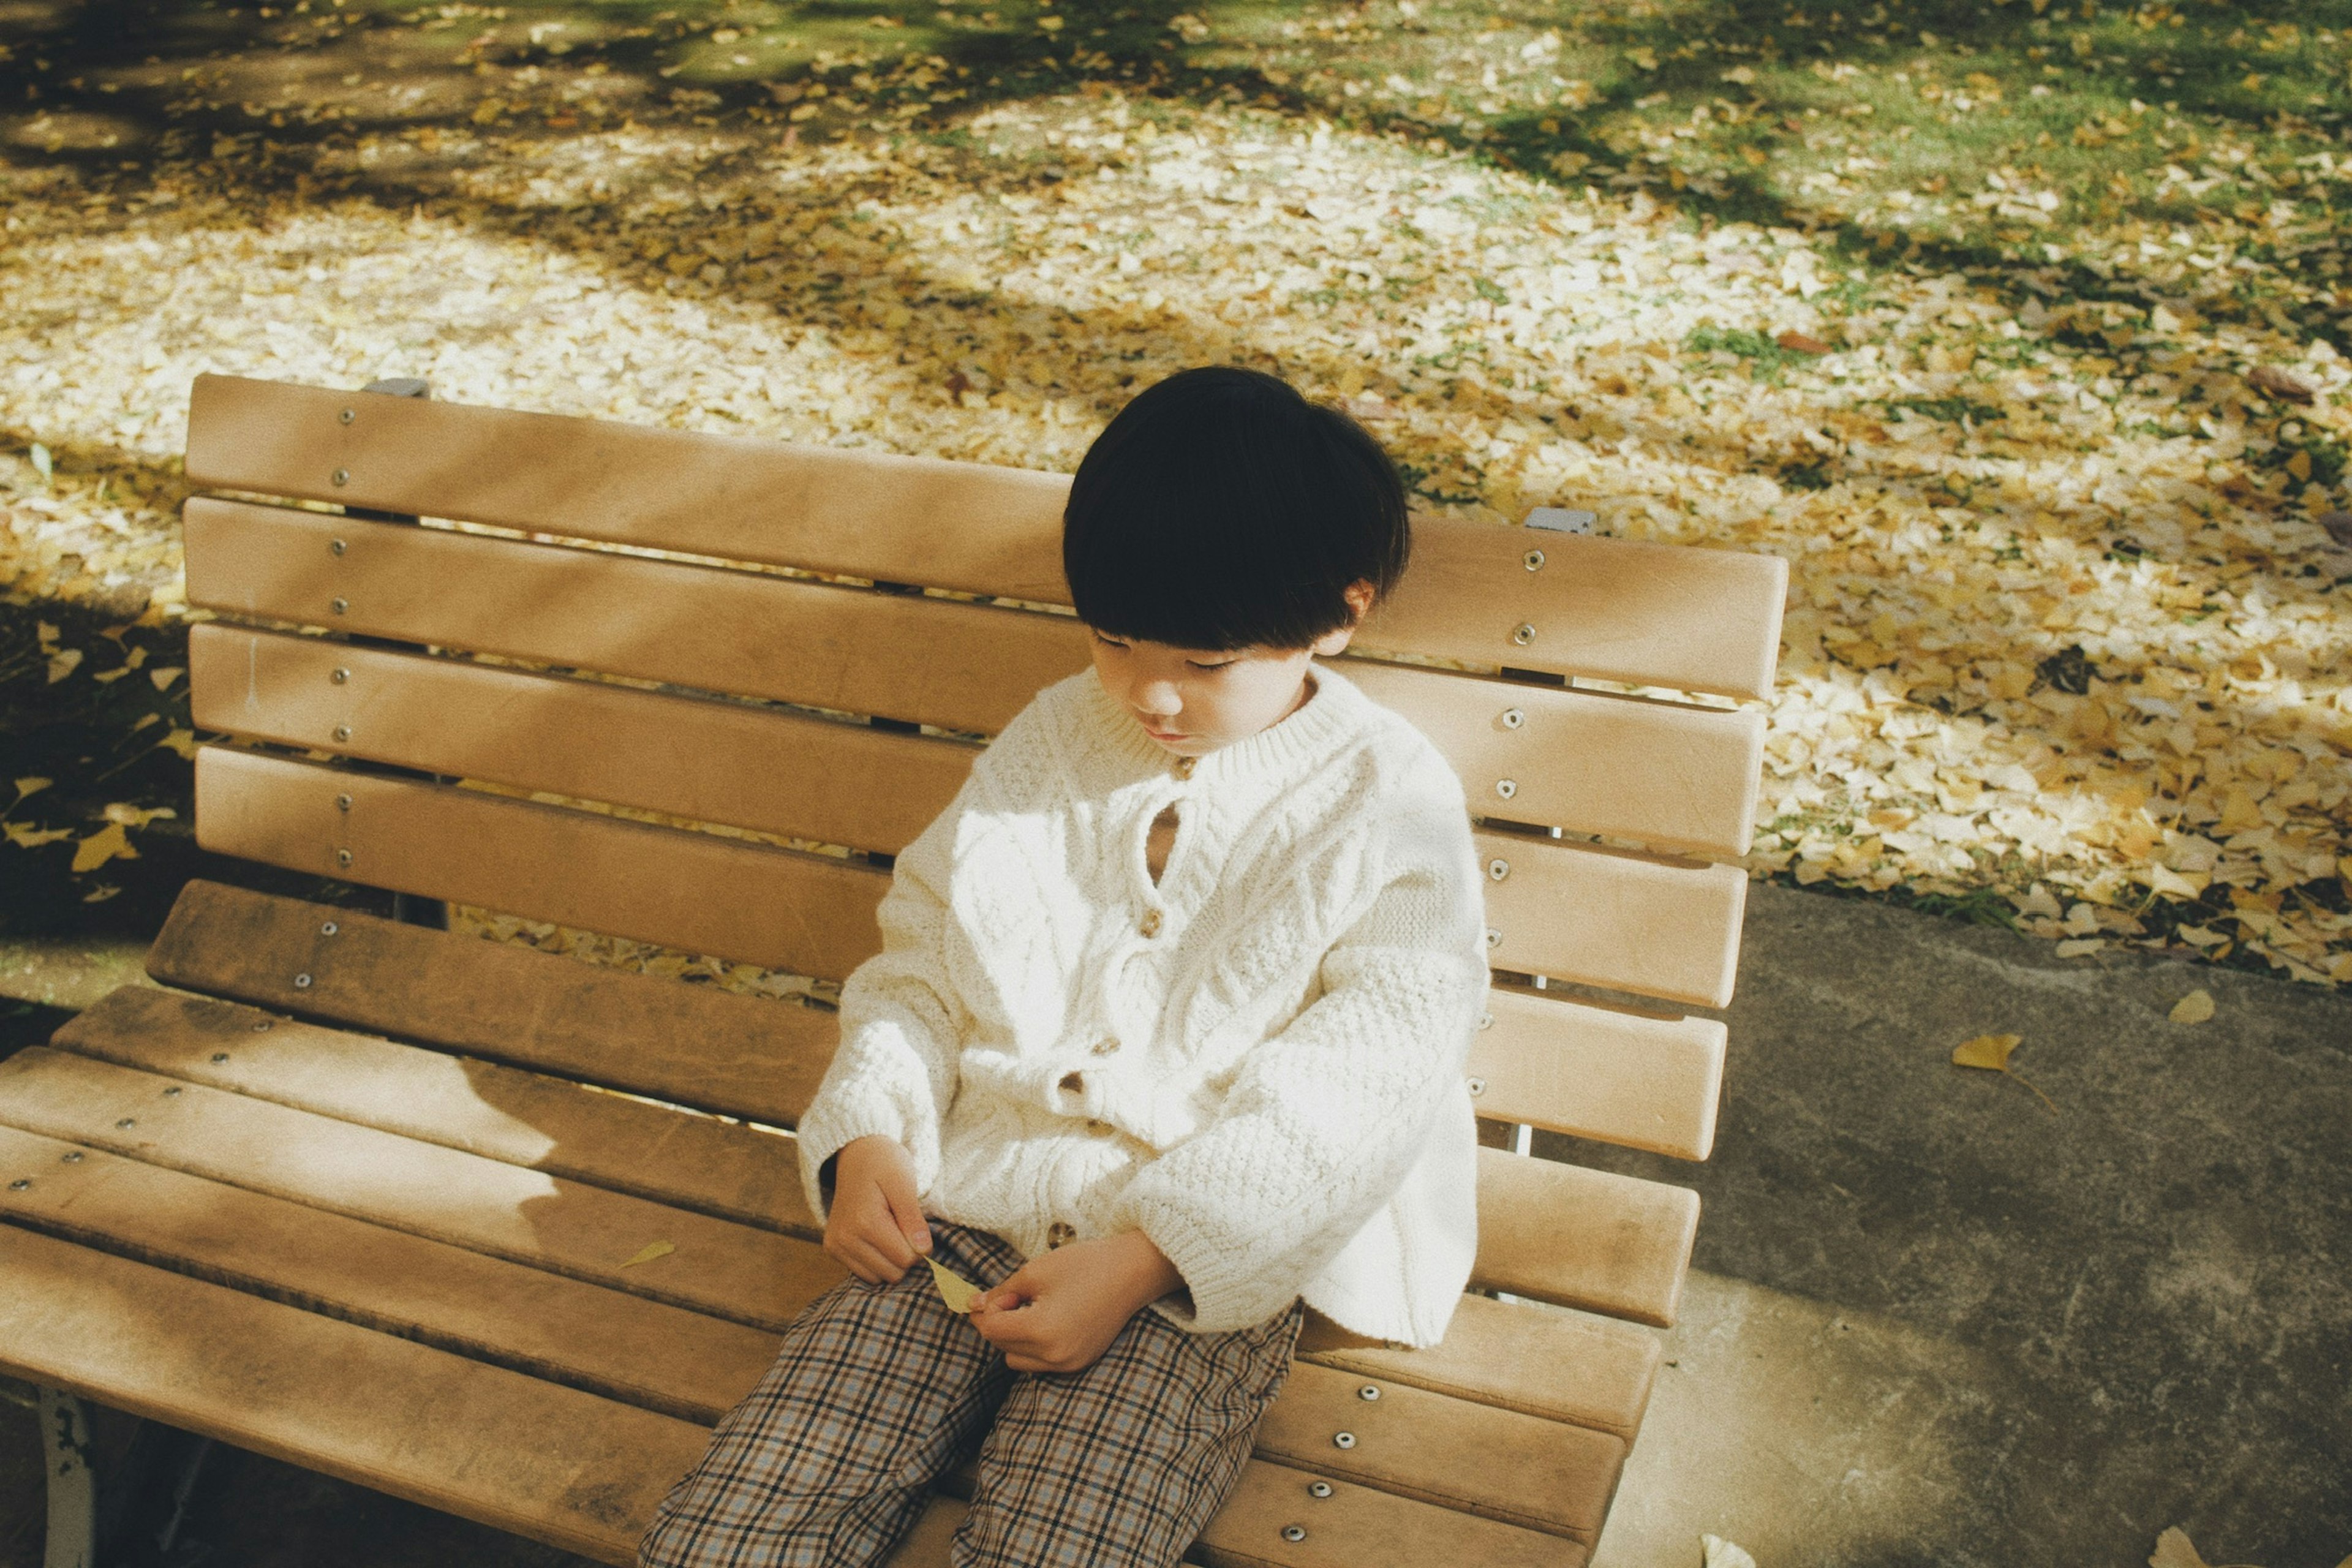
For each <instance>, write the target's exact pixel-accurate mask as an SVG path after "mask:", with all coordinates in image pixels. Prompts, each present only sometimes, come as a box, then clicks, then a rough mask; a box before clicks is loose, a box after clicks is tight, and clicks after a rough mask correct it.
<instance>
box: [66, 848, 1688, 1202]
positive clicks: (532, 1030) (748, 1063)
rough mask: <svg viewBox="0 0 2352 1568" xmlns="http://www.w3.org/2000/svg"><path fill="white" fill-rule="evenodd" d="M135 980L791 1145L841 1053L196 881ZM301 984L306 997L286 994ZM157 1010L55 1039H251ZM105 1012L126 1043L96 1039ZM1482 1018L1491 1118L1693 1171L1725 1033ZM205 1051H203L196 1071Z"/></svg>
mask: <svg viewBox="0 0 2352 1568" xmlns="http://www.w3.org/2000/svg"><path fill="white" fill-rule="evenodd" d="M329 923H332V924H333V925H334V927H335V931H334V934H332V935H328V934H326V931H325V927H326V926H327V925H328V924H329ZM147 968H148V973H151V974H152V975H153V976H154V977H155V978H156V979H158V980H161V981H163V982H164V983H165V984H171V985H178V986H184V987H185V988H187V989H189V990H194V991H204V992H210V993H213V994H218V995H223V996H230V997H235V998H237V999H238V1000H241V1001H246V1002H252V1003H257V1004H259V1005H263V1006H266V1007H272V1008H277V1009H278V1010H280V1011H285V1012H299V1013H302V1014H304V1015H306V1016H310V1017H316V1018H324V1019H329V1020H331V1021H333V1022H336V1023H340V1024H346V1025H351V1026H356V1027H358V1028H362V1029H366V1030H371V1031H373V1032H375V1033H378V1034H384V1035H394V1036H398V1037H404V1038H408V1039H417V1040H425V1041H429V1042H432V1043H434V1044H437V1045H443V1046H447V1047H452V1048H454V1049H457V1050H460V1051H463V1052H465V1053H467V1055H470V1056H475V1057H484V1058H490V1059H491V1060H492V1061H497V1062H506V1063H511V1064H514V1065H517V1066H520V1067H525V1068H538V1069H541V1071H545V1072H550V1073H554V1074H556V1075H558V1076H561V1077H564V1078H571V1079H584V1080H586V1081H588V1082H592V1083H597V1084H602V1085H604V1086H607V1087H609V1088H614V1089H627V1090H629V1091H631V1092H632V1093H636V1094H645V1095H651V1096H654V1097H656V1098H657V1099H662V1100H672V1101H675V1102H677V1103H678V1104H682V1105H690V1106H695V1107H698V1108H700V1109H703V1110H717V1111H720V1112H722V1113H725V1114H727V1115H730V1116H740V1117H746V1118H749V1119H751V1120H752V1121H764V1122H768V1123H770V1124H772V1125H777V1126H785V1127H789V1126H792V1125H793V1123H795V1122H797V1121H799V1120H800V1113H801V1110H802V1109H803V1107H804V1106H806V1105H807V1103H808V1098H809V1096H810V1095H812V1094H814V1092H815V1090H816V1086H817V1083H818V1081H819V1080H820V1079H822V1077H823V1076H824V1063H825V1061H826V1060H827V1058H830V1057H831V1056H832V1054H833V1047H834V1042H835V1024H834V1015H832V1014H831V1013H829V1012H824V1011H820V1010H818V1009H815V1008H811V1007H803V1006H799V1005H793V1004H791V1003H788V1002H780V1001H771V1000H767V999H764V998H757V997H746V996H739V995H736V994H732V993H730V992H726V991H721V990H719V989H718V988H717V987H716V986H710V985H688V984H678V983H676V982H673V981H669V980H665V979H660V978H657V977H655V976H651V975H644V974H626V973H616V972H614V971H613V970H610V969H605V968H603V967H601V966H597V965H593V964H583V963H578V962H576V961H574V960H572V959H570V958H567V957H564V956H562V955H560V954H556V953H549V952H539V951H537V950H535V949H532V948H527V947H520V946H517V945H514V944H510V943H506V942H482V941H478V940H476V939H474V938H470V937H463V936H454V935H451V934H450V933H448V932H446V931H427V930H425V929H423V928H421V927H418V926H413V925H405V924H402V923H400V922H398V921H387V920H381V919H378V918H377V917H375V916H373V915H368V914H363V913H360V912H358V911H354V910H331V909H329V908H326V907H325V906H322V905H318V904H312V903H307V902H305V901H303V900H299V899H289V898H281V897H278V896H275V895H272V894H268V893H257V892H253V891H249V890H247V889H241V888H230V887H226V886H224V885H222V884H220V883H217V882H206V881H203V880H201V879H198V880H194V881H191V882H189V883H188V884H187V885H186V886H185V887H184V888H183V889H181V893H180V897H179V899H178V900H177V901H175V902H174V903H173V908H172V914H171V918H170V919H169V920H168V921H166V922H165V923H164V927H163V933H162V934H161V935H160V936H158V937H157V938H156V940H155V944H154V946H153V947H152V949H151V950H150V951H149V953H148V958H147ZM298 974H303V975H308V976H309V977H310V984H308V985H299V986H298V985H296V984H294V977H295V976H296V975H298ZM118 1006H119V1007H121V1008H122V1009H123V1010H124V1013H123V1016H124V1020H125V1021H124V1022H123V1023H122V1025H121V1026H120V1027H117V1026H114V1025H113V1024H112V1023H111V1022H110V1018H111V1017H112V1016H113V1013H114V1011H115V1009H116V1008H117V1007H118ZM162 1006H163V1004H161V1003H155V1002H150V1001H147V1000H145V999H144V998H141V999H137V1000H132V1001H122V1000H121V999H110V1001H109V1002H108V1003H107V1004H106V1005H103V1006H100V1007H97V1008H92V1009H91V1010H90V1011H89V1012H87V1013H85V1014H83V1015H82V1016H80V1017H79V1019H77V1020H75V1021H74V1022H73V1023H71V1024H69V1025H68V1026H67V1027H68V1030H69V1031H72V1032H73V1033H74V1034H75V1035H76V1037H77V1038H79V1037H81V1036H82V1034H83V1033H84V1032H86V1031H96V1032H98V1033H96V1034H93V1035H92V1036H91V1037H92V1038H99V1037H105V1038H109V1039H116V1040H120V1041H121V1042H123V1043H122V1044H121V1045H119V1046H115V1047H107V1048H103V1049H101V1048H99V1047H94V1046H93V1047H83V1046H80V1045H77V1046H76V1047H75V1048H77V1049H90V1050H92V1051H93V1053H94V1054H98V1055H104V1056H108V1057H109V1059H110V1060H121V1059H126V1058H121V1057H120V1056H116V1055H113V1054H111V1053H112V1052H113V1051H115V1050H126V1049H130V1048H131V1046H130V1044H129V1042H131V1040H132V1039H134V1038H136V1037H141V1036H144V1035H149V1034H152V1033H154V1032H156V1031H158V1030H164V1031H165V1032H166V1033H169V1034H171V1035H173V1037H179V1036H182V1035H184V1036H185V1037H187V1038H188V1039H189V1040H190V1041H192V1042H194V1043H192V1044H191V1045H190V1047H189V1048H190V1049H191V1050H193V1049H194V1048H195V1046H196V1045H197V1044H204V1042H205V1040H207V1039H209V1037H210V1031H211V1030H212V1029H214V1028H215V1027H218V1028H221V1029H224V1030H226V1032H227V1033H228V1034H229V1035H230V1036H231V1037H232V1039H231V1040H230V1041H229V1042H226V1043H227V1044H230V1045H232V1046H234V1045H236V1044H237V1043H238V1042H236V1041H235V1040H234V1038H233V1037H234V1035H235V1033H236V1029H238V1028H242V1027H246V1026H248V1025H249V1023H250V1022H251V1021H252V1020H251V1019H249V1018H247V1016H245V1015H236V1016H235V1021H233V1022H224V1023H221V1024H218V1025H215V1024H212V1023H210V1022H206V1021H205V1020H206V1019H207V1018H208V1016H209V1015H206V1014H205V1013H204V1011H203V1010H202V1009H201V1008H194V1006H193V1004H190V1006H191V1007H192V1012H191V1016H190V1017H189V1018H188V1019H187V1020H186V1021H185V1022H174V1023H173V1024H172V1025H171V1026H170V1027H169V1028H168V1029H166V1027H165V1025H164V1024H163V1022H162V1016H161V1015H158V1014H154V1013H152V1012H151V1011H147V1009H156V1008H160V1007H162ZM1489 1016H1492V1017H1493V1018H1494V1020H1495V1023H1494V1026H1492V1027H1490V1028H1488V1029H1486V1030H1484V1031H1482V1032H1481V1033H1480V1034H1479V1036H1478V1037H1477V1039H1476V1041H1475V1044H1474V1046H1473V1047H1472V1055H1471V1059H1470V1072H1471V1073H1472V1075H1473V1076H1474V1077H1475V1078H1477V1079H1480V1080H1482V1081H1483V1083H1484V1085H1485V1088H1484V1090H1483V1092H1482V1093H1481V1095H1480V1097H1479V1100H1478V1107H1479V1110H1481V1111H1482V1112H1484V1113H1485V1114H1486V1115H1488V1116H1492V1117H1496V1118H1499V1119H1501V1120H1504V1121H1526V1122H1530V1123H1532V1124H1534V1125H1537V1126H1539V1127H1545V1128H1549V1129H1550V1130H1552V1131H1560V1132H1569V1133H1572V1134H1574V1135H1576V1136H1578V1137H1582V1138H1597V1139H1600V1140H1601V1141H1603V1142H1612V1143H1623V1144H1627V1145H1630V1146H1632V1147H1634V1148H1641V1149H1654V1150H1656V1151H1657V1152H1661V1153H1666V1154H1675V1155H1678V1156H1680V1157H1682V1158H1684V1159H1693V1160H1696V1159H1704V1158H1706V1152H1707V1149H1708V1146H1709V1142H1710V1141H1711V1139H1712V1136H1713V1130H1714V1125H1715V1105H1716V1100H1717V1093H1718V1086H1719V1083H1720V1080H1721V1077H1722V1065H1723V1047H1724V1028H1723V1026H1722V1025H1721V1024H1720V1023H1717V1022H1716V1021H1714V1020H1711V1019H1697V1018H1660V1017H1656V1016H1649V1015H1643V1014H1636V1013H1630V1012H1627V1011H1624V1010H1622V1009H1618V1008H1610V1007H1603V1006H1595V1005H1586V1004H1583V1003H1580V1002H1573V1001H1568V1000H1564V999H1560V998H1557V997H1548V998H1538V997H1535V996H1531V995H1528V994H1525V993H1520V992H1513V991H1508V990H1498V991H1497V992H1496V994H1495V996H1494V1001H1493V1004H1492V1005H1490V1009H1489ZM215 1048H218V1047H215V1046H213V1045H210V1044H204V1049H205V1051H206V1052H207V1053H209V1052H210V1051H211V1050H212V1049H215ZM237 1055H238V1059H239V1060H240V1061H242V1060H243V1059H244V1053H243V1052H242V1051H239V1052H238V1054H237ZM481 1070H482V1069H481V1068H480V1067H479V1066H478V1065H476V1066H473V1067H469V1068H467V1071H468V1072H479V1071H481ZM264 1081H266V1078H265V1077H263V1076H262V1075H258V1074H257V1075H256V1076H255V1077H254V1078H252V1079H240V1080H239V1082H238V1083H237V1085H236V1087H239V1088H240V1089H244V1091H245V1092H247V1093H255V1092H263V1091H262V1090H261V1089H258V1088H257V1087H256V1088H248V1087H247V1084H253V1085H258V1084H260V1083H262V1082H264ZM522 1081H526V1082H527V1081H530V1080H529V1079H528V1078H526V1079H524V1080H522ZM406 1092H412V1093H417V1092H425V1090H424V1089H422V1088H421V1087H420V1088H418V1089H411V1090H408V1091H406ZM503 1092H506V1093H508V1094H510V1095H518V1096H519V1095H520V1094H521V1092H522V1090H521V1089H520V1088H516V1089H509V1090H506V1091H503ZM402 1130H403V1131H405V1129H402ZM632 1136H633V1137H635V1136H643V1134H641V1133H639V1134H632ZM566 1142H567V1143H568V1145H569V1146H571V1147H574V1148H577V1147H580V1146H581V1145H579V1143H578V1142H577V1141H576V1140H567V1141H566ZM694 1163H695V1164H696V1166H697V1168H699V1169H702V1170H706V1171H708V1172H709V1173H710V1175H711V1188H710V1190H709V1192H706V1193H704V1194H700V1195H698V1196H697V1197H695V1198H694V1199H692V1200H690V1201H692V1202H694V1203H696V1204H697V1205H719V1206H713V1207H711V1208H710V1209H709V1212H712V1213H728V1214H738V1215H739V1217H740V1213H739V1210H737V1209H734V1208H729V1207H727V1206H724V1205H727V1204H739V1205H750V1206H761V1205H762V1204H763V1200H762V1199H761V1198H760V1197H759V1196H758V1194H757V1193H756V1191H754V1190H753V1189H750V1188H740V1189H738V1188H730V1186H729V1183H730V1181H731V1179H732V1178H730V1177H727V1176H725V1175H724V1174H723V1173H724V1172H726V1171H727V1170H728V1169H730V1165H729V1162H728V1161H727V1160H726V1159H725V1158H723V1157H722V1156H721V1154H720V1153H719V1152H718V1151H717V1150H715V1149H711V1150H704V1151H702V1152H698V1153H697V1155H696V1156H695V1160H694ZM574 1173H578V1172H574ZM588 1179H590V1180H607V1181H609V1180H610V1177H609V1176H605V1177H596V1176H591V1177H589V1178H588ZM775 1201H776V1202H779V1203H781V1202H784V1201H787V1200H786V1199H785V1198H783V1197H782V1196H780V1197H778V1198H777V1199H776V1200H775ZM763 1212H764V1209H763Z"/></svg>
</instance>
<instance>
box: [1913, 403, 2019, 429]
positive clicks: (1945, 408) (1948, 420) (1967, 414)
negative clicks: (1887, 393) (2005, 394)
mask: <svg viewBox="0 0 2352 1568" xmlns="http://www.w3.org/2000/svg"><path fill="white" fill-rule="evenodd" d="M1884 406H1885V407H1886V408H1888V409H1896V408H1907V409H1909V410H1911V411H1912V412H1913V413H1914V414H1922V415H1925V416H1927V417H1928V418H1930V419H1940V420H1942V421H1943V422H1944V423H1945V424H1947V425H1958V423H1959V422H1960V421H1961V420H1963V419H1971V420H1974V421H1975V422H1976V423H1977V424H1979V425H1982V424H1985V423H1986V422H1987V421H1989V420H1993V419H2006V418H2008V417H2009V411H2008V410H2007V409H2005V408H1996V407H1994V406H1993V405H1991V404H1990V403H1977V402H1973V401H1971V400H1969V398H1965V397H1895V398H1890V399H1888V400H1887V402H1886V403H1885V405H1884Z"/></svg>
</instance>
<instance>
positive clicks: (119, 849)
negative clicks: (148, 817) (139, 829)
mask: <svg viewBox="0 0 2352 1568" xmlns="http://www.w3.org/2000/svg"><path fill="white" fill-rule="evenodd" d="M138 858H139V851H138V850H136V849H133V848H132V847H131V840H130V839H129V838H127V837H124V836H123V832H122V824H121V823H119V822H110V823H108V824H107V825H106V826H103V827H101V828H100V829H99V830H98V831H97V832H95V833H93V834H91V835H90V836H89V837H87V838H85V839H83V840H82V841H81V847H80V848H79V849H76V850H75V851H74V858H73V868H74V875H75V876H77V877H79V876H80V875H81V874H82V873H83V872H84V871H95V870H97V869H98V868H100V866H103V865H105V864H106V863H107V862H108V861H109V860H136V859H138Z"/></svg>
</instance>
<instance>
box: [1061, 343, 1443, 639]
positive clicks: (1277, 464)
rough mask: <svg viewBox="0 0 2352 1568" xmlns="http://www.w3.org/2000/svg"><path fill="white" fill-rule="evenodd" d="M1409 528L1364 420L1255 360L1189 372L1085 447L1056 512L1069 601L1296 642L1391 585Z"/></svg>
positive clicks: (1180, 630) (1134, 617)
mask: <svg viewBox="0 0 2352 1568" xmlns="http://www.w3.org/2000/svg"><path fill="white" fill-rule="evenodd" d="M1411 550H1412V533H1411V531H1410V528H1409V527H1408V525H1407V523H1406V521H1405V504H1404V485H1403V483H1402V481H1401V480H1400V479H1398V477H1397V471H1396V465H1395V464H1394V463H1391V461H1390V460H1389V457H1388V454H1387V453H1385V452H1383V451H1381V447H1380V443H1379V442H1377V441H1375V440H1373V439H1372V437H1371V436H1370V434H1369V433H1367V432H1366V431H1365V429H1364V427H1363V426H1360V425H1359V424H1357V423H1356V422H1355V421H1354V420H1352V419H1350V418H1349V417H1348V416H1346V415H1345V414H1342V413H1340V412H1339V410H1338V409H1336V408H1324V407H1318V405H1314V404H1311V403H1309V402H1307V399H1305V398H1304V397H1301V396H1300V395H1298V394H1297V392H1296V391H1295V390H1293V389H1292V388H1291V387H1290V386H1289V385H1288V384H1286V383H1285V382H1282V381H1279V380H1277V379H1276V378H1275V377H1274V376H1271V375H1266V374H1263V373H1261V372H1258V371H1254V370H1242V369H1239V368H1234V367H1213V368H1209V369H1203V370H1188V371H1182V372H1180V373H1179V374H1175V375H1171V376H1170V377H1169V378H1168V379H1167V380H1165V381H1163V382H1161V383H1160V384H1158V385H1157V386H1154V387H1151V388H1150V390H1148V391H1146V392H1144V393H1142V394H1140V395H1138V396H1137V397H1136V399H1135V400H1134V401H1133V402H1132V403H1129V405H1127V406H1126V407H1125V408H1122V409H1120V410H1119V412H1118V417H1117V418H1115V419H1113V420H1112V421H1111V422H1110V427H1109V428H1108V429H1106V430H1105V431H1104V432H1103V433H1102V434H1101V436H1099V437H1097V438H1096V440H1095V444H1094V445H1093V446H1092V447H1088V448H1087V455H1086V458H1085V460H1084V461H1083V462H1081V463H1079V465H1078V473H1077V478H1076V480H1075V481H1073V483H1072V484H1071V486H1070V500H1069V506H1068V508H1067V510H1065V511H1064V512H1063V514H1062V569H1063V571H1064V572H1065V573H1066V574H1068V577H1069V581H1070V591H1071V593H1072V595H1075V597H1076V602H1077V607H1078V615H1079V616H1081V617H1082V618H1083V619H1084V620H1085V621H1086V622H1087V625H1089V626H1093V627H1094V628H1095V629H1096V630H1097V631H1101V632H1105V633H1108V634H1109V635H1110V636H1112V637H1133V638H1136V639H1138V640H1140V641H1144V642H1158V643H1168V644H1171V645H1172V646H1174V647H1187V648H1202V649H1213V650H1216V651H1219V652H1230V651H1232V650H1234V649H1236V648H1244V647H1265V648H1282V649H1290V648H1302V647H1307V646H1309V645H1310V644H1312V643H1314V642H1316V641H1317V640H1318V639H1319V638H1321V637H1324V636H1326V635H1327V634H1328V633H1331V632H1335V631H1337V630H1339V628H1340V627H1342V626H1347V625H1348V624H1349V621H1350V618H1351V617H1350V616H1349V610H1348V603H1347V600H1346V598H1345V597H1344V596H1343V595H1344V591H1345V590H1346V589H1347V587H1348V585H1349V584H1351V583H1358V582H1369V583H1370V584H1372V587H1373V590H1374V593H1375V595H1387V594H1388V592H1389V591H1390V590H1391V589H1392V588H1394V587H1395V586H1396V584H1397V579H1398V578H1400V577H1402V575H1403V574H1404V567H1405V560H1406V557H1407V555H1408V554H1409V553H1410V552H1411Z"/></svg>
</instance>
